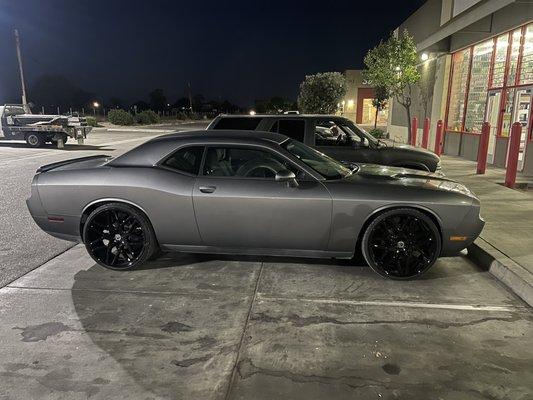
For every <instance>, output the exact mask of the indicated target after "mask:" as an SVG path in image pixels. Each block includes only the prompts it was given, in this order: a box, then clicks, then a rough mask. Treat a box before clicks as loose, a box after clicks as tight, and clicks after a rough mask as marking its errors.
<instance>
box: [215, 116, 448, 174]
mask: <svg viewBox="0 0 533 400" xmlns="http://www.w3.org/2000/svg"><path fill="white" fill-rule="evenodd" d="M207 129H208V130H212V129H241V130H257V131H265V132H276V133H281V134H283V135H287V136H288V137H290V138H291V139H295V140H299V141H300V142H303V143H305V144H306V145H308V146H311V147H313V148H315V149H317V150H319V151H320V152H321V153H324V154H326V155H328V156H330V157H332V158H335V159H336V160H339V161H342V162H347V163H350V162H364V163H372V164H380V165H390V166H394V167H402V168H411V169H418V170H421V171H430V172H436V171H440V158H439V157H438V156H437V155H435V154H434V153H432V152H431V151H428V150H424V149H421V148H417V147H413V146H409V145H404V144H394V145H388V144H386V143H385V142H383V141H381V140H378V139H376V138H374V137H373V136H372V135H370V134H369V133H368V132H366V131H365V130H364V129H363V128H361V127H360V126H358V125H356V124H354V123H353V122H352V121H350V120H349V119H347V118H344V117H339V116H335V115H304V114H301V115H253V116H249V115H219V116H218V117H216V118H215V119H214V120H213V121H212V122H211V124H209V126H208V127H207Z"/></svg>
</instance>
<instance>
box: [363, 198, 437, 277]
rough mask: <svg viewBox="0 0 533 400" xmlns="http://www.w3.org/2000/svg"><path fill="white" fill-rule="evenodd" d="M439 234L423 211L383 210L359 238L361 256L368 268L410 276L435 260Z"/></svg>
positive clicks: (419, 272) (427, 267)
mask: <svg viewBox="0 0 533 400" xmlns="http://www.w3.org/2000/svg"><path fill="white" fill-rule="evenodd" d="M440 250H441V237H440V233H439V230H438V229H437V226H436V225H435V223H434V222H433V221H432V220H431V219H430V218H429V217H428V216H427V215H425V214H424V213H422V212H420V211H417V210H413V209H409V208H405V209H396V210H391V211H387V212H384V213H383V214H381V215H379V216H378V217H376V219H374V220H373V221H372V223H371V224H370V225H369V226H368V228H367V229H366V231H365V233H364V236H363V240H362V251H363V256H364V258H365V260H366V262H367V263H368V265H370V267H371V268H372V269H373V270H374V271H376V272H377V273H378V274H380V275H381V276H384V277H387V278H391V279H411V278H415V277H418V276H420V275H422V274H423V273H425V272H426V271H427V270H428V269H429V268H430V267H431V266H432V265H433V264H434V263H435V261H437V258H438V257H439V254H440Z"/></svg>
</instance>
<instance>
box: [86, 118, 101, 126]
mask: <svg viewBox="0 0 533 400" xmlns="http://www.w3.org/2000/svg"><path fill="white" fill-rule="evenodd" d="M85 118H86V121H87V125H88V126H92V127H95V126H98V122H96V118H94V117H85Z"/></svg>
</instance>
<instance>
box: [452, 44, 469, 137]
mask: <svg viewBox="0 0 533 400" xmlns="http://www.w3.org/2000/svg"><path fill="white" fill-rule="evenodd" d="M469 66H470V49H465V50H463V51H459V52H457V53H455V54H454V55H453V70H452V82H451V92H450V99H449V104H450V106H449V111H448V129H450V130H452V131H461V130H462V123H463V112H464V106H465V94H466V83H467V81H468V70H469Z"/></svg>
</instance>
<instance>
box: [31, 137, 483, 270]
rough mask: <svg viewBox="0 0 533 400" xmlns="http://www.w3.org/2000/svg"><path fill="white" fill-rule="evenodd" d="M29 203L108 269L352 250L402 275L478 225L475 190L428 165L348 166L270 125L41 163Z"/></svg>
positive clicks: (340, 254) (453, 250)
mask: <svg viewBox="0 0 533 400" xmlns="http://www.w3.org/2000/svg"><path fill="white" fill-rule="evenodd" d="M27 204H28V208H29V210H30V212H31V214H32V216H33V218H34V220H35V222H36V223H37V225H39V226H40V227H41V228H42V229H43V230H44V231H46V232H48V233H49V234H51V235H53V236H56V237H59V238H62V239H65V240H70V241H75V242H83V243H85V246H86V248H87V251H88V252H89V254H90V255H91V257H93V259H94V260H95V261H96V262H97V263H99V264H101V265H103V266H104V267H107V268H112V269H130V268H134V267H136V266H138V265H140V264H142V263H144V262H146V261H147V260H148V259H149V258H150V257H152V256H153V255H155V254H156V253H157V252H158V251H159V249H161V250H166V251H168V250H174V251H183V252H194V253H224V254H253V255H277V256H301V257H328V258H329V257H333V258H352V257H353V256H354V254H356V253H359V251H362V254H363V256H364V258H365V259H366V261H367V262H368V264H369V265H370V266H371V267H372V268H373V269H374V270H375V271H376V272H377V273H379V274H381V275H383V276H386V277H390V278H394V279H407V278H412V277H415V276H418V275H420V274H422V273H424V272H425V271H427V270H428V269H429V268H430V267H431V266H432V265H433V264H434V262H435V261H436V259H437V258H438V257H439V256H451V255H455V254H457V253H458V252H459V251H460V250H462V249H464V248H465V247H467V246H468V245H469V244H470V243H472V241H473V240H474V239H475V238H476V237H477V236H478V235H479V233H480V232H481V229H482V228H483V224H484V222H483V220H482V219H481V218H480V215H479V208H480V204H479V200H478V199H477V198H476V197H475V196H474V194H472V193H471V192H470V191H469V190H468V189H467V188H466V187H464V186H463V185H461V184H459V183H457V182H454V181H452V180H450V179H447V178H445V177H442V176H440V175H435V174H433V173H430V172H422V171H415V170H409V169H402V168H393V167H385V166H378V165H357V164H353V165H352V166H351V167H350V168H348V167H347V166H345V165H343V164H341V163H339V162H338V161H335V160H333V159H331V158H329V157H327V156H325V155H323V154H322V153H320V152H318V151H316V150H314V149H312V148H310V147H308V146H306V145H305V144H303V143H301V142H298V141H295V140H292V139H289V138H288V137H286V136H284V135H281V134H277V133H266V132H256V131H254V132H252V131H197V132H189V133H177V134H172V135H166V136H161V137H158V138H155V139H153V140H150V141H148V142H146V143H144V144H142V145H140V146H139V147H137V148H135V149H133V150H131V151H129V152H127V153H125V154H123V155H121V156H119V157H117V158H111V157H108V156H93V157H84V158H78V159H74V160H68V161H62V162H58V163H55V164H50V165H46V166H43V167H41V168H40V169H39V170H38V171H37V174H36V175H35V177H34V179H33V182H32V188H31V197H30V198H29V199H28V200H27Z"/></svg>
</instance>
